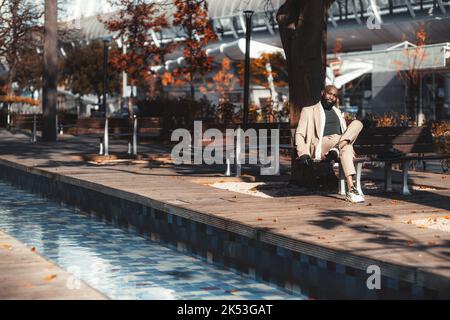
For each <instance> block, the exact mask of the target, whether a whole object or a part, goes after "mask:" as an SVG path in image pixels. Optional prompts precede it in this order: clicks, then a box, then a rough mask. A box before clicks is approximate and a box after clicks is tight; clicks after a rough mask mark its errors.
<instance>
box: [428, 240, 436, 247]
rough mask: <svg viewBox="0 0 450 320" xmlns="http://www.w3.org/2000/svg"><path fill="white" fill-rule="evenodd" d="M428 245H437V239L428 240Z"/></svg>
mask: <svg viewBox="0 0 450 320" xmlns="http://www.w3.org/2000/svg"><path fill="white" fill-rule="evenodd" d="M428 245H430V246H435V245H436V241H428Z"/></svg>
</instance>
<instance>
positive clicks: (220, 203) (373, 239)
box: [0, 131, 450, 283]
mask: <svg viewBox="0 0 450 320" xmlns="http://www.w3.org/2000/svg"><path fill="white" fill-rule="evenodd" d="M0 137H1V140H0V161H2V162H3V163H9V164H11V165H20V166H25V167H27V168H29V169H30V170H32V171H33V170H34V171H35V172H47V173H51V174H53V175H54V174H56V175H58V176H59V175H60V176H62V177H64V179H66V181H69V180H70V181H72V182H73V183H77V184H78V183H80V184H83V185H85V186H86V187H87V188H93V189H95V190H100V191H104V192H107V193H109V194H114V195H116V196H118V197H122V198H126V199H132V200H133V201H137V200H136V199H152V201H154V203H159V204H160V205H161V206H163V205H170V206H172V207H173V208H175V209H176V210H175V209H173V210H174V212H176V213H175V214H180V215H185V216H189V217H190V218H193V219H198V220H199V221H200V220H202V219H203V220H202V221H208V223H211V224H212V225H215V226H218V227H222V228H226V229H227V230H234V231H235V232H244V231H245V232H250V231H251V230H255V231H256V230H258V231H259V232H260V233H261V239H264V241H267V242H271V241H272V242H274V243H275V244H278V245H280V244H283V243H284V244H286V243H289V245H290V246H291V248H292V249H294V250H299V251H302V250H303V252H305V251H306V252H307V253H308V254H313V255H315V256H318V257H323V258H324V259H330V260H332V261H335V262H338V263H343V264H348V263H354V264H357V263H359V262H360V261H364V260H370V261H373V260H376V261H379V262H380V263H381V264H385V265H389V267H390V268H392V270H391V272H392V273H394V274H395V273H397V274H398V275H399V276H401V274H402V272H404V271H405V268H406V269H408V270H415V271H417V272H419V271H420V272H421V275H431V276H432V277H435V279H447V280H446V283H448V280H449V279H450V261H449V257H450V233H449V232H445V231H441V230H435V229H430V228H425V227H423V226H422V227H421V226H418V225H415V224H414V221H416V220H423V219H425V220H427V219H448V216H449V215H450V211H449V210H450V201H449V199H450V185H449V184H448V180H446V181H447V182H444V185H443V186H444V187H445V188H444V190H436V191H430V190H417V191H415V192H414V194H413V196H411V197H405V196H401V195H398V194H386V193H384V192H380V191H371V190H366V191H367V194H368V195H367V201H366V203H364V204H356V205H352V204H350V203H347V202H345V201H343V200H342V199H341V198H340V197H339V196H337V195H334V194H307V193H299V194H297V195H295V196H287V197H279V198H273V199H262V198H256V197H252V196H249V195H244V194H237V193H234V192H230V191H226V190H218V189H215V188H211V187H209V186H206V185H204V184H201V183H199V180H202V179H210V180H211V179H213V178H216V179H218V181H219V180H220V181H227V179H228V178H226V177H223V175H222V174H221V171H217V169H214V168H197V167H187V166H184V167H174V166H172V165H170V164H167V163H164V162H162V161H157V159H156V158H157V154H158V150H159V149H155V148H154V147H152V146H147V147H146V148H141V149H140V150H141V151H142V152H144V153H147V155H151V156H152V157H153V158H154V160H155V161H151V162H138V163H134V164H117V165H106V166H96V165H92V164H88V163H86V162H83V161H82V160H81V155H83V154H86V153H95V152H96V151H97V149H96V148H97V146H96V141H94V140H84V139H72V138H65V140H64V143H61V142H60V143H57V144H54V143H49V144H43V143H40V144H36V145H32V144H30V143H28V142H27V141H26V139H25V138H23V137H20V136H12V135H10V134H9V133H7V132H4V131H3V132H1V131H0ZM122 149H123V150H126V146H123V145H121V144H117V143H115V142H114V143H113V144H112V146H111V150H112V152H113V153H114V152H115V150H116V151H121V150H122ZM123 150H122V151H123ZM159 151H160V150H159ZM214 170H216V171H215V172H214ZM436 177H439V178H440V177H441V176H439V175H437V176H436ZM242 230H244V231H242ZM249 230H250V231H249ZM358 261H359V262H358ZM356 267H357V266H356Z"/></svg>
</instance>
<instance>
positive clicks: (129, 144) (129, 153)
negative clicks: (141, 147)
mask: <svg viewBox="0 0 450 320" xmlns="http://www.w3.org/2000/svg"><path fill="white" fill-rule="evenodd" d="M127 153H128V155H131V142H130V141H128V152H127Z"/></svg>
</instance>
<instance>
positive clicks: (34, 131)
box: [31, 114, 37, 143]
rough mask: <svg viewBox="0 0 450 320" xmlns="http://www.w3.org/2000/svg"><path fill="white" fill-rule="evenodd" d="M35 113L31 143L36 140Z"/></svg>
mask: <svg viewBox="0 0 450 320" xmlns="http://www.w3.org/2000/svg"><path fill="white" fill-rule="evenodd" d="M36 121H37V120H36V115H35V114H34V115H33V135H32V137H31V142H32V143H36V141H37V133H36V132H37V124H36Z"/></svg>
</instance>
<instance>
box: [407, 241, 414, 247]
mask: <svg viewBox="0 0 450 320" xmlns="http://www.w3.org/2000/svg"><path fill="white" fill-rule="evenodd" d="M406 244H407V245H408V246H409V247H410V246H412V245H414V241H411V240H408V241H407V242H406Z"/></svg>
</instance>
